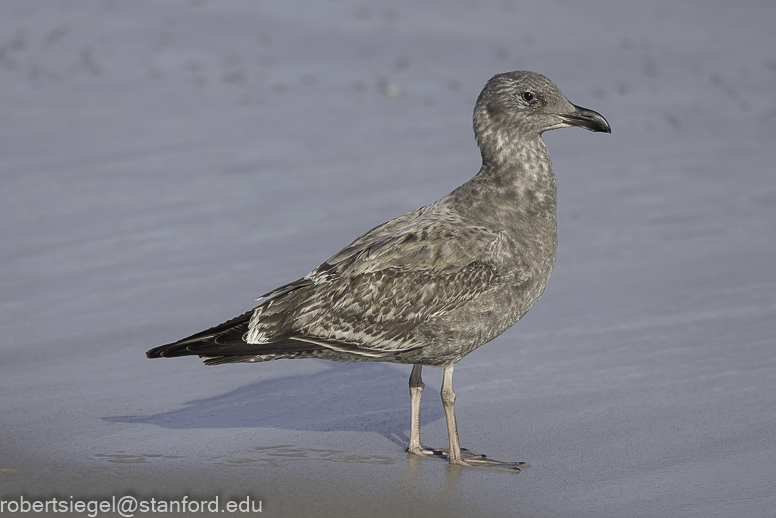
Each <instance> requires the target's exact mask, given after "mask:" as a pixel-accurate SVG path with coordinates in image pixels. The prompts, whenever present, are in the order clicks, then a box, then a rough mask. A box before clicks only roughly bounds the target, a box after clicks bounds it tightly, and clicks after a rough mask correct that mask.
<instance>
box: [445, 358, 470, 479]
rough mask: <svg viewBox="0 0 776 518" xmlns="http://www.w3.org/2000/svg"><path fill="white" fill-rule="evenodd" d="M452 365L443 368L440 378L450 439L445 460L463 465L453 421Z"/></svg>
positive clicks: (456, 426) (456, 428)
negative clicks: (442, 375) (442, 374)
mask: <svg viewBox="0 0 776 518" xmlns="http://www.w3.org/2000/svg"><path fill="white" fill-rule="evenodd" d="M453 367H454V366H453V365H450V366H449V367H445V373H444V377H443V378H442V406H443V407H444V408H445V417H446V418H447V435H448V436H449V438H450V450H449V451H448V454H447V460H448V461H449V462H450V464H464V465H467V463H466V462H464V460H463V457H462V456H461V443H460V442H459V441H458V423H457V422H456V421H455V392H453Z"/></svg>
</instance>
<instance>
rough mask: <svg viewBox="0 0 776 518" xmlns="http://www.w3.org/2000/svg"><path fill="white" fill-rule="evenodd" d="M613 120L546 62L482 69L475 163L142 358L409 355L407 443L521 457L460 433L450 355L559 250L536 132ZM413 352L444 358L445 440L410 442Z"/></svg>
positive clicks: (523, 301)
mask: <svg viewBox="0 0 776 518" xmlns="http://www.w3.org/2000/svg"><path fill="white" fill-rule="evenodd" d="M571 126H577V127H581V128H585V129H587V130H590V131H594V132H605V133H611V128H610V126H609V123H608V122H607V121H606V119H605V118H604V117H603V116H602V115H601V114H599V113H597V112H595V111H593V110H588V109H586V108H582V107H580V106H576V105H574V104H571V102H569V100H568V99H567V98H566V96H565V95H563V93H562V92H561V91H560V89H559V88H558V87H557V86H556V85H555V84H554V83H553V82H552V81H550V80H549V79H548V78H546V77H545V76H543V75H541V74H538V73H535V72H529V71H514V72H508V73H504V74H498V75H496V76H494V77H492V78H491V79H490V80H489V81H488V82H487V84H486V85H485V88H484V89H483V90H482V92H481V93H480V95H479V97H478V98H477V102H476V104H475V106H474V134H475V137H476V140H477V145H478V146H479V149H480V153H481V155H482V167H481V168H480V170H479V172H478V173H477V174H476V175H475V176H474V177H473V178H472V179H471V180H469V181H468V182H466V183H465V184H463V185H461V186H460V187H458V188H457V189H455V190H454V191H453V192H451V193H450V194H448V195H447V196H445V197H443V198H442V199H440V200H438V201H436V202H434V203H431V204H430V205H426V206H424V207H421V208H419V209H417V210H414V211H412V212H408V213H407V214H404V215H403V216H399V217H397V218H395V219H392V220H391V221H388V222H386V223H383V224H382V225H378V226H377V227H375V228H373V229H372V230H370V231H368V232H367V233H365V234H364V235H362V236H361V237H359V238H357V239H356V240H355V241H353V242H352V243H350V244H349V245H348V246H346V247H345V248H343V249H342V250H340V251H339V252H337V253H336V254H335V255H334V256H333V257H331V258H329V259H327V260H326V261H325V262H324V263H322V264H321V265H320V266H318V267H317V268H315V269H314V270H313V271H312V272H310V273H309V274H308V275H306V276H305V277H303V278H301V279H298V280H295V281H293V282H290V283H288V284H284V285H282V286H280V287H278V288H275V289H274V290H272V291H270V292H268V293H266V294H264V295H262V296H261V297H259V298H258V299H256V301H257V302H259V304H258V305H257V306H256V307H254V308H253V309H251V310H250V311H248V312H246V313H244V314H242V315H240V316H238V317H235V318H233V319H231V320H228V321H226V322H224V323H223V324H221V325H218V326H215V327H212V328H210V329H208V330H206V331H202V332H200V333H197V334H194V335H191V336H189V337H187V338H184V339H182V340H179V341H177V342H174V343H170V344H167V345H162V346H159V347H155V348H153V349H151V350H149V351H147V352H146V356H147V357H148V358H172V357H178V356H188V355H196V356H199V357H201V358H204V363H205V364H206V365H219V364H225V363H238V362H265V361H269V360H277V359H281V358H322V359H326V360H333V361H340V362H362V361H373V362H374V361H376V362H392V363H405V364H411V365H413V367H412V372H411V374H410V378H409V389H410V406H411V420H410V425H411V426H410V437H409V444H408V446H407V451H408V452H409V453H411V454H417V455H422V456H426V457H436V458H446V459H447V460H448V462H449V463H450V464H456V465H463V466H498V467H504V468H507V469H519V468H520V466H522V465H524V463H520V462H502V461H497V460H494V459H491V458H488V457H486V456H485V455H481V454H474V453H472V452H469V450H466V449H462V448H461V447H460V443H459V438H458V426H457V423H456V418H455V392H454V391H453V368H454V367H455V365H456V363H458V361H459V360H461V359H462V358H463V357H464V356H466V355H467V354H469V353H470V352H472V351H473V350H475V349H477V348H478V347H479V346H481V345H483V344H485V343H487V342H489V341H491V340H493V339H494V338H496V337H497V336H499V335H500V334H501V333H503V332H504V331H506V330H507V329H509V328H510V327H512V326H513V325H514V324H515V323H517V321H518V320H520V319H521V318H522V317H523V315H525V314H526V312H527V311H528V310H529V309H530V308H531V307H532V306H533V305H534V303H536V301H537V300H539V297H541V295H542V293H543V292H544V289H545V287H546V286H547V281H548V280H549V277H550V272H551V271H552V268H553V264H554V262H555V253H556V250H557V244H558V241H557V220H556V206H557V187H556V180H555V172H554V170H553V167H552V162H551V161H550V155H549V153H548V151H547V147H546V146H545V143H544V141H543V140H542V136H541V135H542V133H544V132H545V131H548V130H553V129H558V128H567V127H571ZM424 365H429V366H435V367H441V368H443V369H444V374H443V378H442V390H441V396H442V404H443V407H444V410H445V416H446V420H447V431H448V436H449V448H447V449H446V450H445V449H428V448H424V447H423V446H422V445H421V442H420V398H421V393H422V392H423V388H424V387H425V384H424V383H423V380H422V377H421V370H422V368H423V366H424Z"/></svg>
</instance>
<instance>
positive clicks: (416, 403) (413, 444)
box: [407, 364, 427, 455]
mask: <svg viewBox="0 0 776 518" xmlns="http://www.w3.org/2000/svg"><path fill="white" fill-rule="evenodd" d="M422 369H423V366H422V365H420V364H416V365H413V366H412V373H411V374H410V407H411V413H412V416H411V417H410V444H409V445H408V446H407V451H408V452H410V453H416V454H418V455H423V454H425V453H427V452H426V451H424V450H423V446H421V445H420V396H421V394H422V393H423V389H424V388H425V387H426V384H425V383H423V379H422V378H421V377H420V371H421V370H422Z"/></svg>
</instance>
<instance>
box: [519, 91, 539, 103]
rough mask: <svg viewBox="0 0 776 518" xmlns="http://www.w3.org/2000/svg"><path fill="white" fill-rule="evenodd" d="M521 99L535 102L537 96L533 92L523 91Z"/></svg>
mask: <svg viewBox="0 0 776 518" xmlns="http://www.w3.org/2000/svg"><path fill="white" fill-rule="evenodd" d="M520 99H522V100H523V101H525V102H526V103H528V104H533V103H535V102H536V96H535V95H534V94H533V93H532V92H523V93H521V94H520Z"/></svg>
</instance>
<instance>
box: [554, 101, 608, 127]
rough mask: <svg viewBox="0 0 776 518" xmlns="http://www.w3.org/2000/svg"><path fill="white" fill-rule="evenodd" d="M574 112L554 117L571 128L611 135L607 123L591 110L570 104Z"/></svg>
mask: <svg viewBox="0 0 776 518" xmlns="http://www.w3.org/2000/svg"><path fill="white" fill-rule="evenodd" d="M572 106H573V107H574V112H572V113H558V114H556V117H558V118H559V119H560V120H562V121H563V122H565V123H566V124H570V125H571V126H579V127H580V128H585V129H586V130H590V131H600V132H603V133H611V132H612V128H611V127H610V126H609V123H608V122H607V121H606V119H604V116H603V115H601V114H600V113H598V112H595V111H593V110H588V109H587V108H582V107H581V106H577V105H576V104H572Z"/></svg>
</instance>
